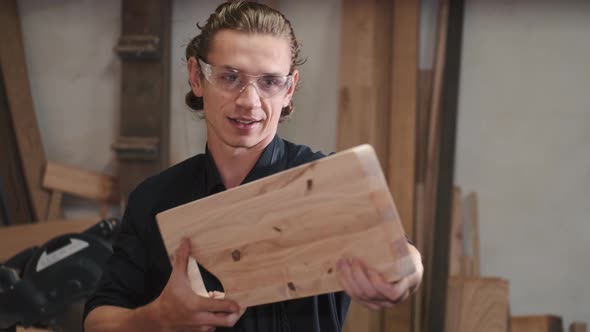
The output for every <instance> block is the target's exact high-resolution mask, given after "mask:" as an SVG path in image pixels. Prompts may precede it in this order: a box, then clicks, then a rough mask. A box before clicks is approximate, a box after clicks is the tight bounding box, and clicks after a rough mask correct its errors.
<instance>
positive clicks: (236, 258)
mask: <svg viewBox="0 0 590 332" xmlns="http://www.w3.org/2000/svg"><path fill="white" fill-rule="evenodd" d="M231 257H232V258H233V260H234V262H237V261H239V260H240V258H242V253H241V252H240V251H239V250H238V249H236V250H234V251H233V252H232V253H231Z"/></svg>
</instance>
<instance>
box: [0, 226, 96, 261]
mask: <svg viewBox="0 0 590 332" xmlns="http://www.w3.org/2000/svg"><path fill="white" fill-rule="evenodd" d="M97 222H98V220H97V219H77V220H54V221H50V222H43V223H37V224H30V225H17V226H7V227H0V262H2V261H4V260H6V259H8V258H10V257H12V256H14V255H15V254H17V253H19V252H20V251H22V250H24V249H27V248H30V247H32V246H38V245H42V244H44V243H45V242H46V241H47V240H49V239H51V238H53V237H55V236H58V235H61V234H66V233H72V232H74V233H75V232H81V231H83V230H86V229H87V228H89V227H90V226H93V225H94V224H96V223H97Z"/></svg>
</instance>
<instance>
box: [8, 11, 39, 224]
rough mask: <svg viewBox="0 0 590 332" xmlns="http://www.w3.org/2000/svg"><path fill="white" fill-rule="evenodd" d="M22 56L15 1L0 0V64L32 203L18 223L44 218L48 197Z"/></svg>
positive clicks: (23, 53)
mask: <svg viewBox="0 0 590 332" xmlns="http://www.w3.org/2000/svg"><path fill="white" fill-rule="evenodd" d="M25 60H26V59H25V51H24V45H23V40H22V33H21V28H20V20H19V16H18V8H17V1H16V0H5V1H0V65H1V66H2V70H1V71H2V75H3V79H4V85H5V91H6V96H7V100H8V108H9V110H10V114H11V119H12V127H13V128H14V136H15V141H16V146H17V149H18V152H19V156H20V161H21V167H22V170H23V175H24V179H25V188H26V190H27V194H28V197H29V199H30V206H31V216H30V218H32V220H31V219H29V220H19V219H18V218H17V219H15V220H14V222H20V223H26V222H31V221H35V220H44V219H45V218H46V216H47V212H48V208H49V198H50V197H49V192H47V191H46V190H44V189H42V187H41V176H42V174H43V168H44V167H45V161H46V159H45V152H44V150H43V144H42V142H41V135H40V133H39V129H38V127H37V119H36V116H35V110H34V109H33V99H32V97H31V89H30V86H29V79H28V74H27V67H26V61H25Z"/></svg>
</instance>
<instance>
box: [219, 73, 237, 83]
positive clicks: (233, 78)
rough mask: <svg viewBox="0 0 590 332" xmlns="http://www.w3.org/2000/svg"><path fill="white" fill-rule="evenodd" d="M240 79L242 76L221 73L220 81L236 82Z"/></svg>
mask: <svg viewBox="0 0 590 332" xmlns="http://www.w3.org/2000/svg"><path fill="white" fill-rule="evenodd" d="M239 77H240V75H239V74H238V73H233V72H225V73H221V74H220V75H219V78H220V79H222V80H224V81H227V82H234V81H236V80H237V79H238V78H239Z"/></svg>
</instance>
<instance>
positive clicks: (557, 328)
mask: <svg viewBox="0 0 590 332" xmlns="http://www.w3.org/2000/svg"><path fill="white" fill-rule="evenodd" d="M510 325H511V331H512V332H563V323H562V320H561V317H559V316H554V315H537V316H514V317H511V318H510Z"/></svg>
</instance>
